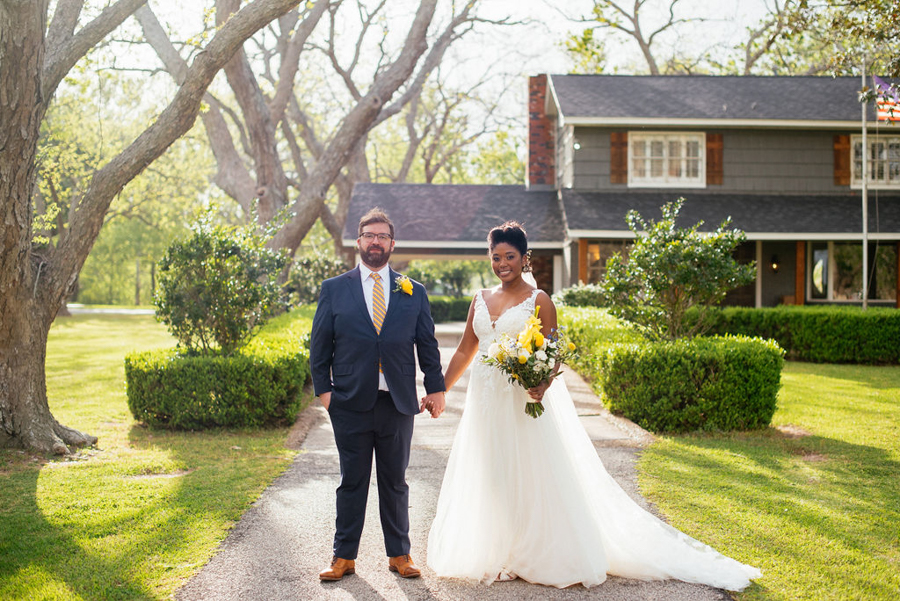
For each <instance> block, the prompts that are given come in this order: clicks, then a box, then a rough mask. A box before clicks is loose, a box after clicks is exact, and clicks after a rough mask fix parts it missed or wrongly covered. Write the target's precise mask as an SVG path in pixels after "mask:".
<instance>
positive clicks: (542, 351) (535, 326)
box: [482, 305, 575, 418]
mask: <svg viewBox="0 0 900 601" xmlns="http://www.w3.org/2000/svg"><path fill="white" fill-rule="evenodd" d="M540 310H541V307H540V305H538V306H536V307H535V308H534V315H531V316H529V317H528V322H527V323H526V324H525V329H523V330H522V331H521V332H519V335H518V336H517V337H516V338H515V339H513V338H512V337H510V336H509V335H507V334H503V335H502V336H500V338H498V339H497V340H496V341H494V342H492V343H491V346H490V347H489V348H488V353H487V355H485V356H484V358H483V359H482V360H483V361H484V363H486V364H487V365H492V366H494V367H496V368H497V369H499V370H500V371H501V372H503V373H504V374H506V375H507V377H508V378H509V381H510V382H511V383H513V384H518V385H520V386H522V387H523V388H525V389H526V390H528V389H529V388H534V387H535V386H537V385H539V384H541V383H543V382H550V381H551V380H553V378H555V377H556V376H557V375H559V364H561V363H564V362H565V361H566V360H567V359H570V358H571V357H572V356H573V354H574V352H575V345H574V344H572V343H571V342H569V341H568V340H566V338H565V335H564V330H561V329H558V330H556V331H555V332H553V333H552V334H551V336H550V337H545V336H544V335H543V334H542V333H541V320H540V318H539V317H538V314H539V313H540ZM543 412H544V405H543V404H542V403H541V402H540V401H534V402H528V403H526V404H525V413H527V414H528V415H530V416H531V417H535V418H536V417H540V415H541V414H542V413H543Z"/></svg>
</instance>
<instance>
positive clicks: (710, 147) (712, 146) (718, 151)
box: [706, 133, 725, 186]
mask: <svg viewBox="0 0 900 601" xmlns="http://www.w3.org/2000/svg"><path fill="white" fill-rule="evenodd" d="M722 155H723V144H722V134H710V133H708V134H706V185H708V186H709V185H716V186H721V185H722V180H723V179H724V171H725V169H724V167H723V165H722Z"/></svg>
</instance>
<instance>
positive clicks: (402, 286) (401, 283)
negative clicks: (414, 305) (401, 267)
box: [394, 275, 413, 296]
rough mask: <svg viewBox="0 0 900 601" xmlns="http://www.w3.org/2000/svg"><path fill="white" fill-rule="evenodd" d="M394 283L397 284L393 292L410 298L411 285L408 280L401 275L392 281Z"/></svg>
mask: <svg viewBox="0 0 900 601" xmlns="http://www.w3.org/2000/svg"><path fill="white" fill-rule="evenodd" d="M394 282H395V283H396V284H397V287H396V288H394V292H398V291H399V292H403V293H404V294H408V295H410V296H412V293H413V285H412V282H411V281H409V278H408V277H407V276H405V275H401V276H399V277H398V278H397V279H396V280H394Z"/></svg>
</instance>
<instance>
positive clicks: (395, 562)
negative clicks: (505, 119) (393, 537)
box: [388, 554, 422, 578]
mask: <svg viewBox="0 0 900 601" xmlns="http://www.w3.org/2000/svg"><path fill="white" fill-rule="evenodd" d="M388 569H389V570H390V571H392V572H397V573H398V574H400V575H401V576H403V577H404V578H418V577H419V576H421V575H422V572H420V571H419V568H417V567H416V564H414V563H413V560H412V557H410V556H409V554H407V555H401V556H400V557H391V558H390V561H388Z"/></svg>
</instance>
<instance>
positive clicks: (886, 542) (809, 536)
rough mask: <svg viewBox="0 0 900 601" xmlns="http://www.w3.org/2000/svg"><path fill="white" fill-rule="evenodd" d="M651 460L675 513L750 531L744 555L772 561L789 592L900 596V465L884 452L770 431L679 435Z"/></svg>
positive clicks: (824, 595)
mask: <svg viewBox="0 0 900 601" xmlns="http://www.w3.org/2000/svg"><path fill="white" fill-rule="evenodd" d="M650 453H651V454H652V455H653V459H652V461H653V464H654V471H653V473H652V474H650V475H651V477H653V478H654V479H659V480H665V481H666V487H665V490H666V493H665V496H666V497H667V498H671V499H675V500H674V503H675V505H677V506H679V514H681V513H688V514H690V518H689V519H691V520H694V521H695V523H700V524H705V527H707V529H708V531H712V532H715V531H716V530H722V531H730V532H732V533H735V532H736V533H741V532H743V531H745V530H747V529H748V528H749V530H752V532H751V533H749V534H748V535H747V540H749V541H750V547H748V548H747V549H746V550H745V554H747V553H756V554H758V555H760V556H763V557H769V558H776V565H775V571H781V572H782V574H781V575H780V576H779V578H782V579H786V580H787V581H792V582H793V583H794V585H795V586H798V587H799V589H788V590H794V591H796V590H813V591H814V590H816V589H817V588H818V590H819V591H820V595H819V596H818V597H817V595H816V594H813V595H812V596H811V597H806V598H847V597H844V596H843V595H844V593H846V594H847V595H850V596H854V597H855V596H856V595H857V594H858V595H861V596H860V597H859V598H871V599H875V598H879V599H882V598H883V599H888V598H894V596H895V595H896V594H897V591H898V589H900V576H898V575H897V573H896V562H897V561H898V559H900V539H898V532H897V526H896V525H897V524H898V523H900V489H898V488H897V486H896V475H897V474H898V473H900V463H898V462H897V461H896V460H895V459H894V458H893V457H892V455H891V453H889V452H887V451H885V450H884V449H880V448H876V447H870V446H865V445H858V444H849V443H846V442H843V441H839V440H835V439H831V438H825V437H821V436H805V437H792V436H785V435H783V434H782V433H780V432H778V431H777V430H775V429H774V428H770V429H768V430H765V431H762V432H756V433H746V434H734V435H729V436H725V435H721V436H716V435H710V436H683V437H678V438H677V439H673V440H672V441H671V444H663V445H658V446H655V447H654V448H653V449H652V450H651V451H650ZM656 468H658V469H656ZM670 492H671V493H672V495H671V496H670V495H669V493H670ZM748 525H749V526H748ZM726 552H727V550H726ZM744 559H745V560H746V559H747V557H744ZM760 567H762V569H763V572H764V575H765V573H766V571H767V569H766V566H760ZM769 569H770V570H772V566H769ZM841 591H844V593H842V592H841ZM776 596H777V595H776ZM762 598H766V597H765V594H763V596H762ZM797 598H802V597H797Z"/></svg>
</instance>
